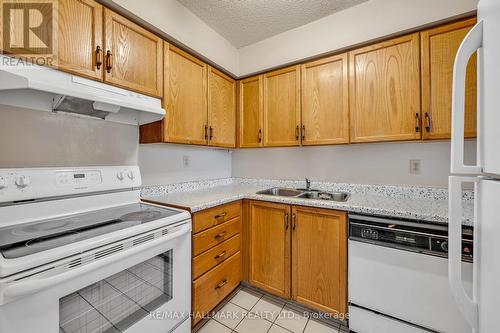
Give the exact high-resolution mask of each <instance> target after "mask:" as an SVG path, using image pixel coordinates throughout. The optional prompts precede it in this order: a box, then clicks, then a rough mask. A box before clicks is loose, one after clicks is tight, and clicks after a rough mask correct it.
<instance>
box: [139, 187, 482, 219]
mask: <svg viewBox="0 0 500 333" xmlns="http://www.w3.org/2000/svg"><path fill="white" fill-rule="evenodd" d="M276 182H280V183H276ZM186 184H188V185H187V186H186ZM297 185H298V186H297ZM315 185H316V186H315ZM274 186H281V187H300V185H299V184H297V182H293V181H265V180H238V179H236V180H234V179H224V180H218V181H215V182H212V183H211V182H206V181H205V182H200V183H197V182H190V183H184V184H173V185H166V186H154V187H146V188H144V189H143V191H142V198H143V200H145V201H149V202H153V203H158V204H166V205H173V206H178V207H183V208H186V209H188V210H190V211H191V212H197V211H200V210H204V209H207V208H211V207H214V206H218V205H221V204H224V203H228V202H232V201H236V200H241V199H252V200H263V201H269V202H277V203H285V204H291V205H301V206H310V207H320V208H330V209H338V210H344V211H348V212H353V213H362V214H370V215H378V216H388V217H396V218H406V219H412V220H417V221H421V222H430V223H439V224H446V223H448V200H447V191H446V189H435V188H427V187H425V188H424V187H408V186H405V187H398V186H383V185H382V186H381V185H376V186H375V185H373V186H370V185H351V184H333V183H313V186H312V187H313V188H319V189H321V190H328V189H329V190H332V191H335V190H344V191H346V192H349V193H350V194H351V195H350V197H349V199H348V200H347V201H346V202H334V201H325V200H312V199H300V198H290V197H276V196H269V195H258V194H256V192H257V191H259V190H263V189H267V188H270V187H274ZM472 197H473V195H471V194H468V195H465V196H464V216H463V221H462V223H463V225H467V226H471V225H472V221H473V206H474V205H473V200H471V198H472Z"/></svg>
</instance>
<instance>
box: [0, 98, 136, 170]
mask: <svg viewBox="0 0 500 333" xmlns="http://www.w3.org/2000/svg"><path fill="white" fill-rule="evenodd" d="M137 142H138V128H137V126H130V125H122V124H116V123H110V122H105V121H101V120H94V119H88V118H87V119H85V118H78V117H74V116H69V115H61V114H53V113H49V112H41V111H28V110H23V109H18V108H13V107H6V106H1V105H0V168H19V167H49V166H87V165H93V166H95V165H134V164H136V163H137Z"/></svg>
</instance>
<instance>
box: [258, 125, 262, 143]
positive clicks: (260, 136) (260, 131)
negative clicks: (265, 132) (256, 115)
mask: <svg viewBox="0 0 500 333" xmlns="http://www.w3.org/2000/svg"><path fill="white" fill-rule="evenodd" d="M258 140H259V142H262V128H261V129H259V134H258Z"/></svg>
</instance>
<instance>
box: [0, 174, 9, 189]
mask: <svg viewBox="0 0 500 333" xmlns="http://www.w3.org/2000/svg"><path fill="white" fill-rule="evenodd" d="M7 185H8V184H7V178H5V177H2V176H0V190H1V189H4V188H6V187H7Z"/></svg>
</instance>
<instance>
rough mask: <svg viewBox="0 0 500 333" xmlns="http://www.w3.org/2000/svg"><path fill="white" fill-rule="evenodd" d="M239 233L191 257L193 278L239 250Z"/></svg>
mask: <svg viewBox="0 0 500 333" xmlns="http://www.w3.org/2000/svg"><path fill="white" fill-rule="evenodd" d="M240 242H241V239H240V235H236V236H234V237H232V238H231V239H228V240H227V241H225V242H224V243H222V244H220V245H217V246H216V247H214V248H211V249H210V250H208V251H206V252H204V253H202V254H200V255H199V256H197V257H195V258H194V259H193V279H196V278H197V277H199V276H200V275H202V274H203V273H206V272H208V271H209V270H210V269H212V268H213V267H215V266H217V265H218V264H220V263H221V262H223V261H224V260H226V259H227V258H229V257H230V256H232V255H233V254H235V253H236V252H238V251H239V250H240Z"/></svg>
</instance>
